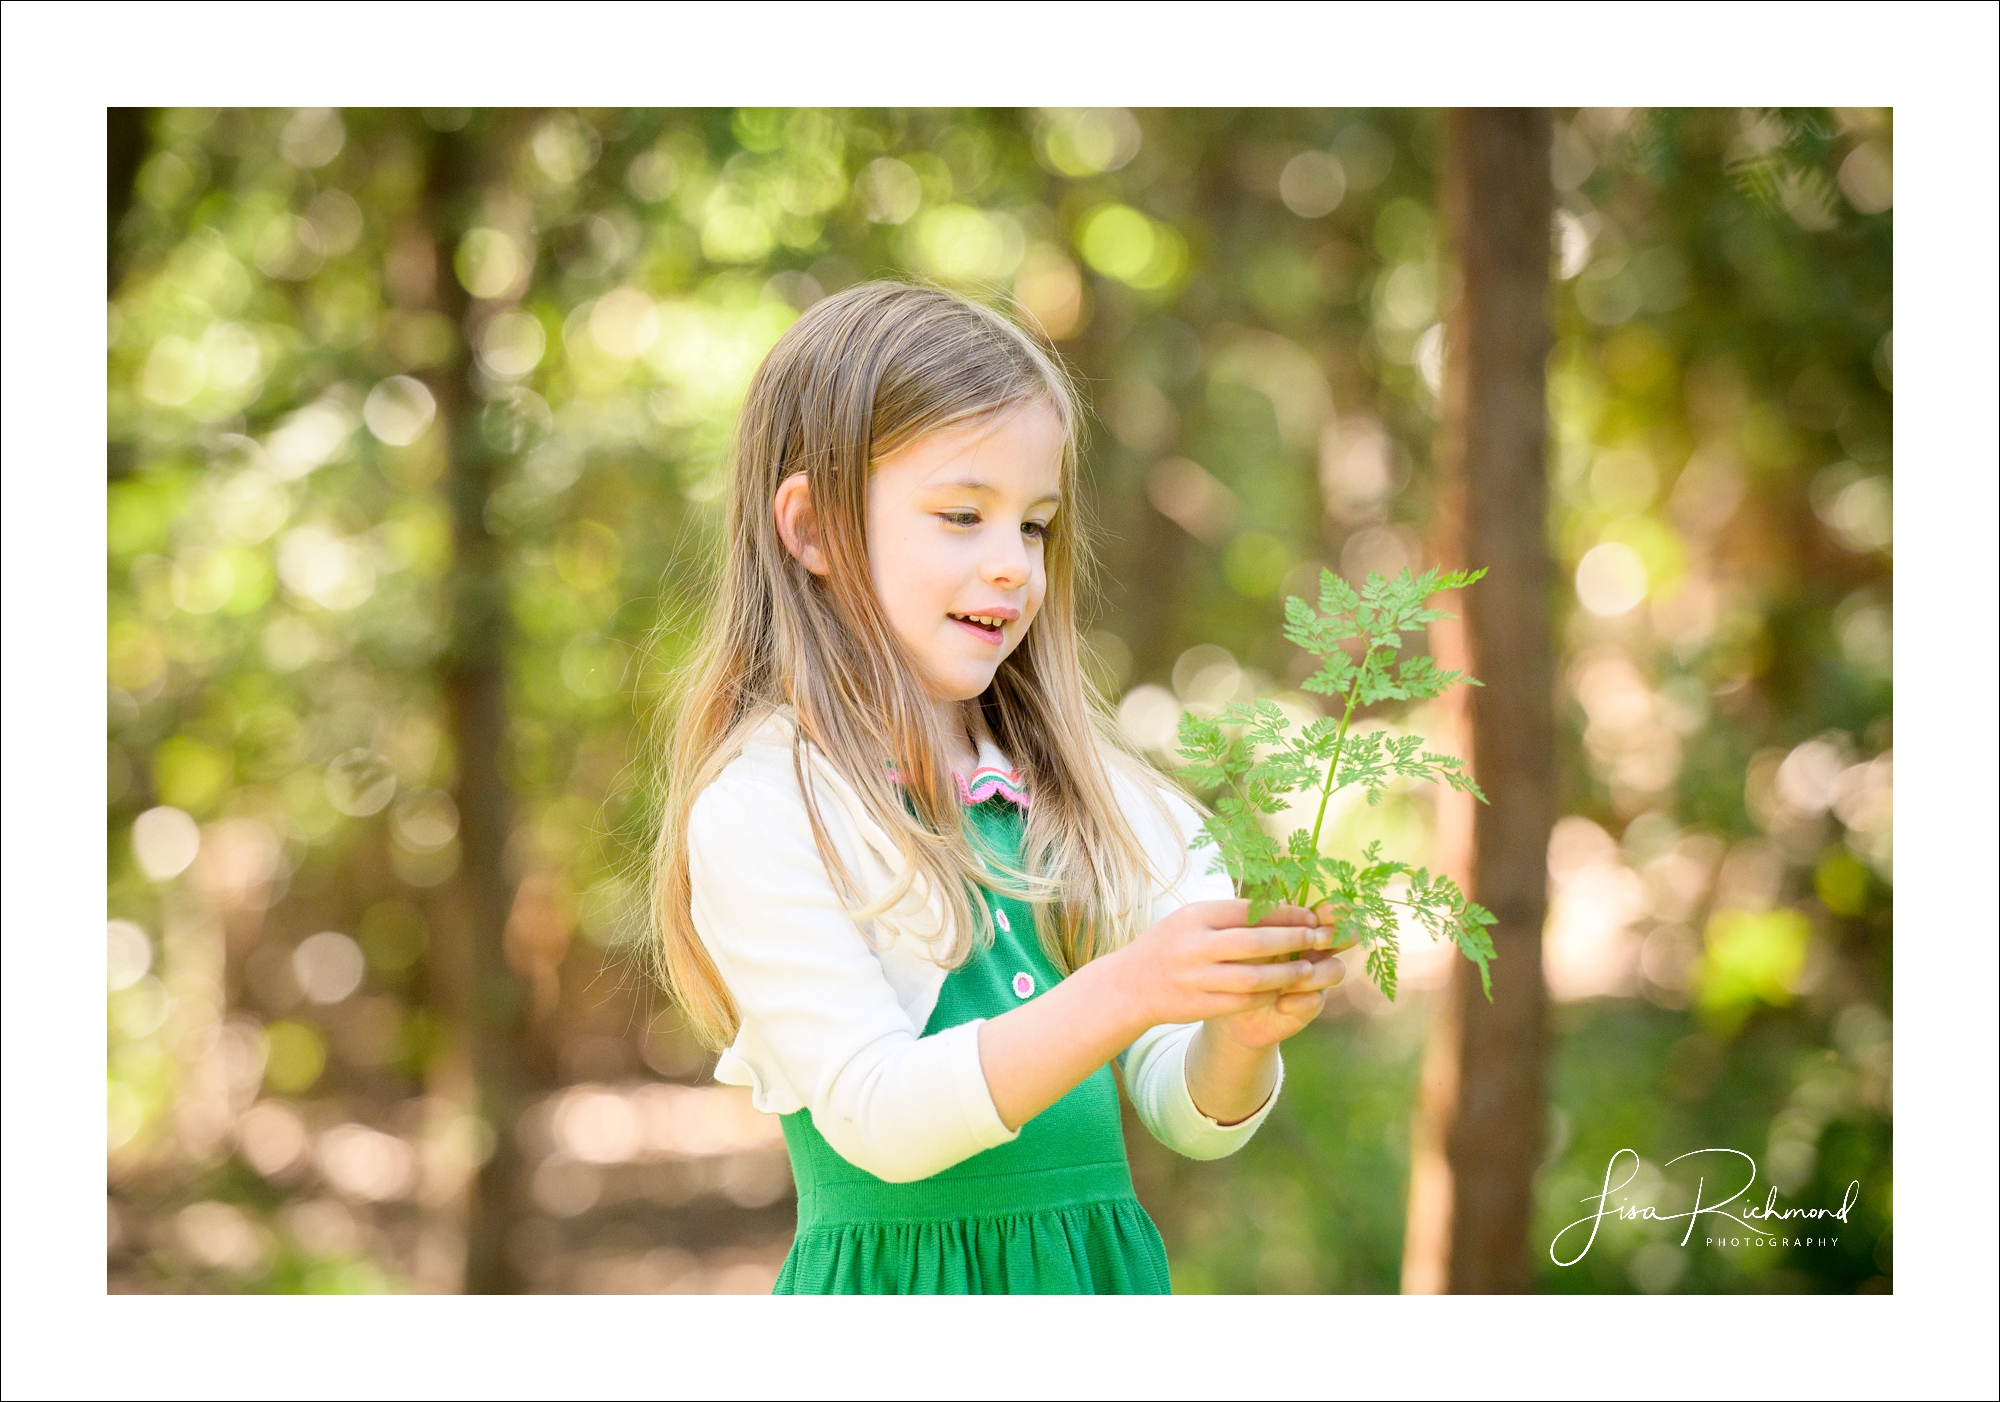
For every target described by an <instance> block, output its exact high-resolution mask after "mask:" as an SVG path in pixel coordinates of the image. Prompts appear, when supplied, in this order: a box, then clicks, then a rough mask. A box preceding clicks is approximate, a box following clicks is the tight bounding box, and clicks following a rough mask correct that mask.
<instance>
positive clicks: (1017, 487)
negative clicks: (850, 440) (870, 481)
mask: <svg viewBox="0 0 2000 1402" xmlns="http://www.w3.org/2000/svg"><path fill="white" fill-rule="evenodd" d="M1064 447H1065V443H1064V432H1063V425H1062V420H1061V419H1059V418H1057V417H1056V413H1055V411H1054V410H1053V409H1051V408H1049V407H1048V406H1046V405H1043V404H1039V403H1037V404H1028V405H1024V406H1023V407H1021V408H1019V409H1015V410H1010V411H1008V412H1007V413H1005V414H1002V415H998V416H996V417H994V418H992V419H986V420H981V421H979V422H976V423H971V424H966V425H963V426H960V427H955V428H946V429H940V430H938V431H937V432H935V433H928V434H925V435H924V436H923V437H921V438H918V439H916V440H914V441H913V442H911V443H908V444H906V445H904V446H903V447H901V448H899V449H897V450H896V451H895V452H893V453H891V454H889V455H888V456H886V457H884V458H882V459H880V460H879V461H878V462H877V463H876V464H875V469H874V476H875V477H876V478H877V480H878V481H879V482H880V483H881V485H882V486H883V487H897V488H901V489H902V490H904V491H910V492H916V491H931V490H939V491H968V492H977V493H985V494H988V495H992V496H997V497H1018V498H1024V499H1027V500H1034V501H1039V500H1043V499H1054V498H1056V497H1059V496H1060V495H1061V492H1062V469H1063V449H1064Z"/></svg>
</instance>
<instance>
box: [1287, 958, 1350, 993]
mask: <svg viewBox="0 0 2000 1402" xmlns="http://www.w3.org/2000/svg"><path fill="white" fill-rule="evenodd" d="M1298 962H1299V963H1300V964H1302V965H1304V966H1306V967H1307V968H1309V969H1310V970H1311V971H1312V972H1311V974H1310V975H1308V976H1307V977H1306V978H1303V979H1301V980H1300V981H1299V984H1298V987H1297V988H1296V989H1294V990H1293V991H1294V992H1300V991H1304V990H1307V989H1325V988H1337V987H1339V986H1340V984H1341V982H1342V981H1343V980H1344V979H1345V978H1346V977H1347V965H1345V964H1343V963H1342V962H1341V961H1340V960H1339V959H1337V958H1335V957H1334V956H1333V955H1331V954H1325V955H1321V956H1319V957H1318V958H1307V959H1301V960H1299V961H1298Z"/></svg>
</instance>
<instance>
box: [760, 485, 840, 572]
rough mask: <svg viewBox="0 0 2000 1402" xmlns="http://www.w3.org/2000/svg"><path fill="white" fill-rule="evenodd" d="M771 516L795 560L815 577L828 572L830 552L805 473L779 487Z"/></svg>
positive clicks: (772, 504)
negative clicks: (822, 541)
mask: <svg viewBox="0 0 2000 1402" xmlns="http://www.w3.org/2000/svg"><path fill="white" fill-rule="evenodd" d="M771 514H772V516H774V517H775V518H776V519H777V523H778V539H780V540H782V541H784V542H785V549H787V550H789V551H791V552H792V558H794V559H795V560H797V561H798V562H799V563H800V564H802V565H804V566H805V567H806V568H807V569H809V570H811V571H812V572H813V573H814V574H817V575H824V574H825V573H826V572H827V560H826V551H825V549H823V548H822V547H821V545H820V540H819V521H818V520H817V519H816V518H815V517H814V515H813V509H812V489H811V486H810V485H809V484H808V483H807V481H806V475H805V473H803V472H794V473H793V474H792V475H791V476H790V477H787V478H786V479H785V480H784V481H782V482H780V483H779V484H778V494H777V496H775V497H774V498H772V500H771Z"/></svg>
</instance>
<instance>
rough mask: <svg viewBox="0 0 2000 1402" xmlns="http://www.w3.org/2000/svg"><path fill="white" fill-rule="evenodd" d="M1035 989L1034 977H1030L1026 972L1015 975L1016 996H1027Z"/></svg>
mask: <svg viewBox="0 0 2000 1402" xmlns="http://www.w3.org/2000/svg"><path fill="white" fill-rule="evenodd" d="M1034 991H1035V981H1034V980H1033V979H1031V978H1029V977H1028V976H1027V975H1026V974H1016V975H1014V996H1015V997H1016V998H1026V997H1027V996H1028V995H1029V994H1031V993H1033V992H1034Z"/></svg>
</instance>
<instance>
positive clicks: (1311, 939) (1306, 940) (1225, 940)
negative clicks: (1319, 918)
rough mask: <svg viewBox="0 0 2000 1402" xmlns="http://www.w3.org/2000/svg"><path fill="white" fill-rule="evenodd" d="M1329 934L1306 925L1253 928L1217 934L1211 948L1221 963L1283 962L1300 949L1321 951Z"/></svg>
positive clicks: (1257, 926)
mask: <svg viewBox="0 0 2000 1402" xmlns="http://www.w3.org/2000/svg"><path fill="white" fill-rule="evenodd" d="M1329 934H1331V931H1326V930H1319V929H1315V928H1313V927H1311V926H1308V925H1255V926H1247V927H1241V928H1238V929H1234V930H1221V931H1218V932H1217V936H1216V941H1215V944H1214V946H1213V948H1214V950H1215V957H1217V958H1221V959H1240V960H1250V959H1282V958H1284V957H1285V956H1286V955H1288V954H1296V953H1298V952H1299V951H1300V950H1302V949H1320V948H1323V946H1322V945H1321V944H1320V940H1321V939H1322V938H1325V937H1326V936H1328V935H1329Z"/></svg>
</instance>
